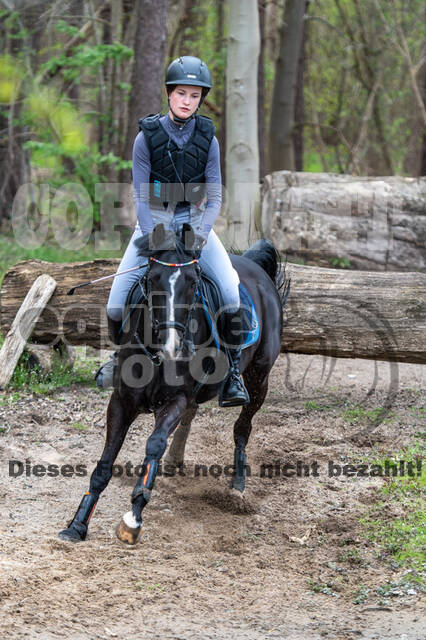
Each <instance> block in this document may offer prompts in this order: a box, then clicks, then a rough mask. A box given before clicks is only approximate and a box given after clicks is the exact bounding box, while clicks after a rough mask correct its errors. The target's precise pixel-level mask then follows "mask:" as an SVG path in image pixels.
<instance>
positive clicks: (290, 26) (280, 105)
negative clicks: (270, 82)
mask: <svg viewBox="0 0 426 640" xmlns="http://www.w3.org/2000/svg"><path fill="white" fill-rule="evenodd" d="M304 13H305V2H303V1H302V0H287V1H286V3H285V11H284V22H283V25H282V28H281V42H280V52H279V55H278V58H277V61H276V65H275V82H274V91H273V96H272V107H271V119H270V126H269V144H268V147H269V163H268V164H269V172H272V171H278V170H280V169H289V170H294V168H295V163H294V149H293V127H294V103H295V96H296V83H297V64H298V61H299V54H300V48H301V44H302V35H303V20H304V18H303V17H304Z"/></svg>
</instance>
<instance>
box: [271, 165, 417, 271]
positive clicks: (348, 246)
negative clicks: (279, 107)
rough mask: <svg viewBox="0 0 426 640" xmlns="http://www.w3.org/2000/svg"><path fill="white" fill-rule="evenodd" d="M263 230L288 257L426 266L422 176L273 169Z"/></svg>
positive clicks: (376, 266)
mask: <svg viewBox="0 0 426 640" xmlns="http://www.w3.org/2000/svg"><path fill="white" fill-rule="evenodd" d="M262 230H263V233H264V234H265V236H266V237H268V238H273V239H274V243H275V246H276V247H277V249H278V250H279V251H280V252H281V253H283V254H285V255H286V256H287V257H288V259H289V260H294V261H295V262H296V258H297V261H299V260H303V261H304V263H305V264H315V265H320V266H322V267H329V266H341V265H342V264H346V265H347V266H348V267H350V268H351V269H361V270H369V271H408V272H411V271H422V272H426V251H425V242H426V178H425V177H423V178H405V177H401V176H390V177H373V176H368V177H365V176H363V177H360V176H351V175H342V174H332V173H308V172H293V171H276V172H274V173H272V174H271V175H268V176H265V179H264V181H263V185H262ZM339 263H340V264H339Z"/></svg>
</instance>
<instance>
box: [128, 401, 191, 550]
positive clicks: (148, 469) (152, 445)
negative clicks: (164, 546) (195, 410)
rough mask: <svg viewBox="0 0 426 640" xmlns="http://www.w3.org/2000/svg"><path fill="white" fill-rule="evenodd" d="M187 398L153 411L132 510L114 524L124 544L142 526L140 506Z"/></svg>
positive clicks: (132, 540) (148, 493)
mask: <svg viewBox="0 0 426 640" xmlns="http://www.w3.org/2000/svg"><path fill="white" fill-rule="evenodd" d="M186 408H187V399H186V397H185V395H184V394H183V393H182V394H180V395H179V396H177V397H175V398H174V399H173V400H172V401H171V402H169V403H168V404H167V405H165V406H164V407H162V408H161V409H159V410H158V411H156V412H155V428H154V431H153V432H152V434H151V435H150V436H149V438H148V440H147V442H146V453H145V459H144V461H143V465H142V473H141V475H140V477H139V479H138V481H137V483H136V486H135V488H134V490H133V493H132V510H131V511H128V512H127V513H125V514H124V516H123V518H122V520H121V522H120V524H119V525H118V527H117V530H116V533H117V537H118V538H119V539H120V540H121V541H122V542H126V543H127V544H135V543H136V542H137V540H138V538H139V535H140V532H141V526H142V509H144V508H145V507H146V505H147V504H148V502H149V499H150V497H151V492H152V489H153V487H154V482H155V478H156V476H157V472H158V465H159V462H160V460H161V458H162V456H163V454H164V452H165V450H166V447H167V438H168V437H169V435H170V434H171V433H173V431H174V430H175V429H176V427H177V425H178V424H179V422H180V420H181V418H182V416H183V414H184V413H185V410H186Z"/></svg>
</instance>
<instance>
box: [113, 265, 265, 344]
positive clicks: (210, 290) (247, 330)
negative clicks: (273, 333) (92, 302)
mask: <svg viewBox="0 0 426 640" xmlns="http://www.w3.org/2000/svg"><path fill="white" fill-rule="evenodd" d="M239 291H240V304H241V308H242V310H243V329H242V330H243V333H244V334H245V337H244V342H243V344H242V348H243V349H246V348H247V347H250V346H251V345H252V344H254V343H255V342H257V340H258V339H259V335H260V329H259V320H258V317H257V313H256V308H255V306H254V304H253V300H252V299H251V297H250V294H249V292H248V291H247V289H246V288H245V286H244V285H243V284H242V283H241V282H240V284H239ZM198 295H199V298H200V299H201V302H202V304H203V308H204V311H205V314H206V317H207V321H208V323H209V325H210V329H211V332H212V335H213V338H214V341H215V343H216V347H217V348H218V349H219V348H220V346H219V345H220V344H221V340H220V338H219V335H220V334H219V330H218V327H217V326H216V322H215V320H214V318H213V316H214V315H215V312H216V311H217V309H218V308H219V307H220V306H221V305H222V302H221V296H220V291H219V289H218V287H217V285H216V283H214V282H213V281H211V280H210V279H209V278H205V277H204V276H203V286H202V287H201V290H199V291H198ZM143 296H144V292H143V286H142V282H141V280H140V281H138V282H136V283H135V284H134V285H133V287H132V289H131V290H130V292H129V295H128V297H127V301H126V307H127V314H126V316H125V320H124V322H123V325H122V328H123V327H124V325H125V323H126V321H127V320H128V319H129V316H130V315H131V313H132V311H133V308H134V307H136V306H137V305H138V304H140V302H141V301H142V299H143Z"/></svg>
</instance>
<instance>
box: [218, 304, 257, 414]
mask: <svg viewBox="0 0 426 640" xmlns="http://www.w3.org/2000/svg"><path fill="white" fill-rule="evenodd" d="M223 337H224V340H225V344H226V347H227V353H228V361H229V371H228V374H227V376H226V378H225V380H224V382H223V385H222V388H221V390H220V392H219V406H221V407H238V406H240V405H244V404H248V403H249V402H250V396H249V394H248V391H247V389H246V388H245V386H244V382H243V381H242V378H241V375H240V358H241V345H242V342H243V332H242V310H241V309H238V311H236V312H235V313H229V312H225V313H224V327H223Z"/></svg>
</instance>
